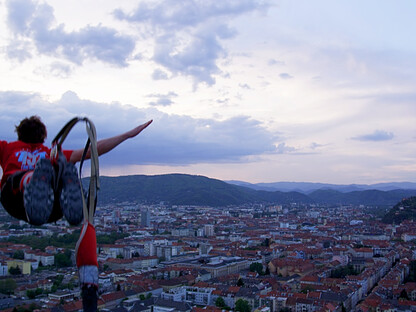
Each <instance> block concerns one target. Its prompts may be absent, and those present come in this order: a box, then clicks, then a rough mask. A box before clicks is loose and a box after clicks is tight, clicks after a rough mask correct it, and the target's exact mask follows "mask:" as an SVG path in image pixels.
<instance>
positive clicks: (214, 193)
mask: <svg viewBox="0 0 416 312" xmlns="http://www.w3.org/2000/svg"><path fill="white" fill-rule="evenodd" d="M100 181H101V189H100V192H99V196H98V201H99V203H100V204H108V203H114V202H123V201H135V202H148V203H159V202H161V201H163V202H166V203H169V204H172V205H207V206H227V205H241V204H245V203H261V202H263V203H265V202H280V203H282V204H285V203H290V202H310V199H309V198H308V197H307V196H305V195H304V194H301V193H297V192H287V193H286V192H265V191H256V190H252V189H250V188H246V187H242V186H237V185H232V184H228V183H225V182H223V181H220V180H216V179H210V178H207V177H203V176H196V175H187V174H165V175H155V176H146V175H132V176H122V177H101V179H100Z"/></svg>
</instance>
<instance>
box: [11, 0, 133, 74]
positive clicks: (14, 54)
mask: <svg viewBox="0 0 416 312" xmlns="http://www.w3.org/2000/svg"><path fill="white" fill-rule="evenodd" d="M7 14H8V15H7V24H8V27H9V28H10V30H12V32H13V34H14V35H15V38H16V41H14V42H12V43H11V45H10V46H9V48H8V56H9V57H11V58H17V59H18V60H20V61H24V60H25V59H27V58H29V57H30V56H31V54H30V53H29V52H26V53H24V51H25V50H26V51H27V50H28V49H27V48H28V47H27V43H26V46H23V45H22V42H25V40H32V41H33V44H34V47H35V49H36V51H37V52H38V53H41V54H47V55H52V56H59V57H63V58H65V59H67V60H69V61H71V62H73V63H76V64H79V65H80V64H82V63H83V62H84V61H85V60H86V59H96V60H99V61H102V62H106V63H110V64H114V65H117V66H127V58H128V57H129V56H130V54H131V53H132V52H133V49H134V47H135V42H134V40H133V39H132V38H131V37H129V36H125V35H121V34H119V33H118V32H117V31H116V30H114V29H112V28H108V27H104V26H101V25H100V26H95V27H94V26H86V27H84V28H82V29H80V30H78V31H72V32H67V31H65V25H63V24H59V25H56V23H55V17H54V12H53V8H52V7H51V6H49V5H48V4H40V3H38V2H36V1H31V0H17V1H15V0H9V1H7Z"/></svg>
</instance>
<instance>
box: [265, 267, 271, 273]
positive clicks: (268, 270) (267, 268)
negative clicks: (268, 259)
mask: <svg viewBox="0 0 416 312" xmlns="http://www.w3.org/2000/svg"><path fill="white" fill-rule="evenodd" d="M264 275H270V269H269V267H268V266H266V271H265V272H264Z"/></svg>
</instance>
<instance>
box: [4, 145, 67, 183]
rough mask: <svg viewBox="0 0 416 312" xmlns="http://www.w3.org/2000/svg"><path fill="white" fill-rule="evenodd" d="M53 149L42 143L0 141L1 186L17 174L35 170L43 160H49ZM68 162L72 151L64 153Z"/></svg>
mask: <svg viewBox="0 0 416 312" xmlns="http://www.w3.org/2000/svg"><path fill="white" fill-rule="evenodd" d="M50 153H51V149H50V148H48V147H46V146H45V145H43V144H41V143H36V144H31V143H25V142H22V141H15V142H10V143H9V142H7V141H0V166H1V168H2V169H3V177H2V179H1V186H2V187H3V185H4V183H6V180H7V178H8V177H9V176H10V175H11V174H13V173H15V172H17V171H24V170H33V169H35V165H36V163H37V161H38V160H39V159H41V158H49V156H50ZM63 153H64V155H65V157H66V159H67V160H69V158H70V157H71V154H72V151H71V150H64V151H63Z"/></svg>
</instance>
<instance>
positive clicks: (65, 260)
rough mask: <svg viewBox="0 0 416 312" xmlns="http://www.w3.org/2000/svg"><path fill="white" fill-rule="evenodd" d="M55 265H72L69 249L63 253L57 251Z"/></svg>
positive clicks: (60, 266) (62, 266) (59, 266)
mask: <svg viewBox="0 0 416 312" xmlns="http://www.w3.org/2000/svg"><path fill="white" fill-rule="evenodd" d="M68 251H69V252H68ZM55 265H56V266H57V267H58V268H65V267H69V266H72V260H71V251H70V250H66V251H65V252H64V253H59V254H57V255H55Z"/></svg>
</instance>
